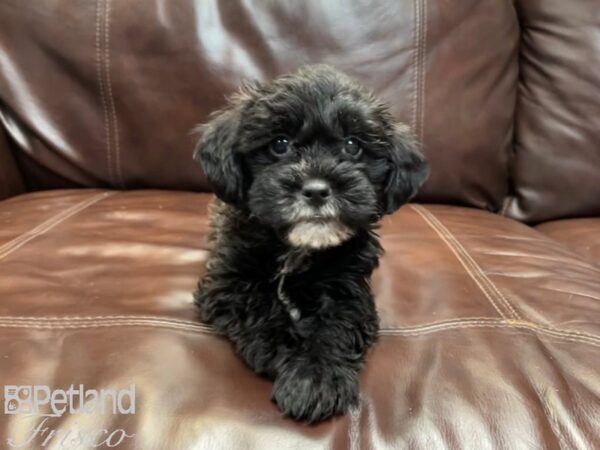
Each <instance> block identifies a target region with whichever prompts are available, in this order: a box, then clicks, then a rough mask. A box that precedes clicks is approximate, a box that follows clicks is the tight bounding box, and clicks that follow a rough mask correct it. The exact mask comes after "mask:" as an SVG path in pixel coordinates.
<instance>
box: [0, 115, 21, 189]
mask: <svg viewBox="0 0 600 450" xmlns="http://www.w3.org/2000/svg"><path fill="white" fill-rule="evenodd" d="M24 191H25V185H24V182H23V177H22V175H21V172H20V171H19V169H18V167H17V164H16V162H15V159H14V157H13V155H12V153H11V151H10V149H9V147H8V137H7V135H6V131H5V130H4V128H2V127H1V126H0V200H4V199H5V198H8V197H12V196H14V195H17V194H20V193H21V192H24Z"/></svg>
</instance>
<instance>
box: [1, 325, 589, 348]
mask: <svg viewBox="0 0 600 450" xmlns="http://www.w3.org/2000/svg"><path fill="white" fill-rule="evenodd" d="M127 326H140V327H151V328H166V329H174V330H181V331H190V332H198V333H202V334H217V333H216V332H215V331H214V330H213V329H211V328H209V327H207V326H203V325H200V324H196V325H194V326H184V325H181V324H169V323H166V322H164V323H163V322H160V321H149V320H121V321H118V320H107V321H96V322H87V323H69V322H65V323H55V324H48V323H43V322H36V321H31V322H14V321H11V320H6V319H0V328H33V329H48V330H53V329H86V328H105V327H127ZM473 328H499V329H521V330H529V331H533V332H534V334H535V335H536V336H537V337H540V336H539V335H538V333H540V334H542V335H546V336H549V337H552V338H553V339H557V340H562V341H568V342H577V343H581V344H588V345H591V346H594V347H600V338H595V339H590V338H584V337H580V336H574V335H573V334H572V333H566V332H557V331H556V330H552V329H545V328H540V327H538V326H537V325H535V324H533V323H528V322H523V323H510V322H504V321H500V320H499V322H498V323H488V322H483V323H482V322H480V321H472V322H471V323H462V324H456V323H454V324H450V325H449V326H447V327H438V328H435V329H430V330H417V331H405V332H401V330H398V329H395V330H393V331H394V332H390V331H392V330H387V331H386V330H381V331H380V333H379V334H380V335H382V336H400V337H402V336H406V337H410V336H423V335H427V334H433V333H436V332H440V331H449V330H459V329H473Z"/></svg>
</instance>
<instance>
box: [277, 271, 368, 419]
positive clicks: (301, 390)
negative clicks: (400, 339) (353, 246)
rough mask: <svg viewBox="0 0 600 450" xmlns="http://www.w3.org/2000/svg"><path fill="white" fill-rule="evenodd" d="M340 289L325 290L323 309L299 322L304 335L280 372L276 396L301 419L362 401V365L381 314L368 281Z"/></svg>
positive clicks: (286, 410) (321, 416)
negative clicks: (360, 399) (360, 379)
mask: <svg viewBox="0 0 600 450" xmlns="http://www.w3.org/2000/svg"><path fill="white" fill-rule="evenodd" d="M357 286H360V288H358V287H357ZM336 291H337V290H332V291H330V292H327V293H323V294H322V296H321V298H320V299H319V301H320V302H321V303H322V307H321V308H320V310H319V311H317V312H316V313H315V314H314V315H312V316H308V317H304V318H302V319H301V320H300V321H299V322H298V323H297V329H298V330H299V331H300V332H301V334H303V335H304V339H302V342H300V343H299V344H298V346H297V348H296V349H295V351H294V354H293V356H292V357H290V358H289V359H287V360H286V362H285V363H284V365H283V367H282V369H281V370H280V371H279V373H278V374H277V377H276V378H275V383H274V385H273V393H272V395H273V400H274V401H275V403H277V405H278V406H279V407H280V408H281V409H282V411H283V412H284V413H286V414H287V415H289V416H291V417H294V418H296V419H301V420H306V421H308V422H315V421H319V420H323V419H326V418H328V417H330V416H332V415H336V414H343V413H346V412H348V410H349V409H350V408H352V407H354V406H356V405H357V404H358V401H359V387H358V370H359V369H360V367H361V366H362V363H363V361H364V356H365V353H366V352H367V350H368V349H369V347H370V346H371V344H372V343H373V342H374V340H375V338H376V334H377V328H378V319H377V315H376V312H375V307H374V304H373V299H372V296H371V292H370V289H369V287H368V285H367V284H366V282H364V281H363V282H361V281H358V282H353V287H352V289H340V290H339V291H337V292H336ZM349 291H353V295H348V292H349ZM344 293H346V294H344Z"/></svg>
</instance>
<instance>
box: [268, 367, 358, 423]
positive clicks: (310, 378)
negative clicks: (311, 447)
mask: <svg viewBox="0 0 600 450" xmlns="http://www.w3.org/2000/svg"><path fill="white" fill-rule="evenodd" d="M272 399H273V401H274V402H275V403H276V404H277V406H279V408H280V409H281V411H283V413H285V414H286V415H288V416H290V417H292V418H294V419H298V420H305V421H307V422H318V421H320V420H325V419H327V418H329V417H331V416H333V415H337V414H345V413H347V412H348V411H349V410H350V409H351V408H353V407H355V406H357V405H358V399H359V388H358V377H357V374H356V371H354V370H353V369H350V368H348V367H344V366H335V365H333V366H327V365H325V364H320V365H317V364H311V363H307V362H306V361H293V362H289V363H288V364H287V365H286V367H285V368H284V369H283V370H282V371H281V372H280V373H279V375H278V376H277V378H276V379H275V383H274V384H273V393H272Z"/></svg>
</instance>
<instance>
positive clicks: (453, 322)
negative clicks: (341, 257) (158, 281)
mask: <svg viewBox="0 0 600 450" xmlns="http://www.w3.org/2000/svg"><path fill="white" fill-rule="evenodd" d="M0 322H4V323H15V324H27V323H32V324H41V325H48V323H49V322H55V323H56V325H60V324H67V325H73V326H75V325H77V324H85V323H90V322H91V323H100V322H108V323H113V322H114V323H117V322H126V323H133V322H135V323H150V324H152V323H160V324H166V325H170V324H173V325H176V326H179V325H181V326H184V327H195V328H197V327H200V328H206V329H210V327H209V326H208V325H206V324H202V323H199V322H194V321H189V320H182V319H173V318H165V317H160V316H147V315H146V316H144V315H107V316H63V317H58V316H38V317H36V316H0ZM474 325H481V326H484V325H489V326H499V327H513V328H528V329H532V330H536V331H540V332H542V333H546V334H551V335H557V336H567V337H573V338H579V339H584V340H589V341H594V342H598V343H600V336H597V335H595V334H591V333H586V332H582V331H575V330H562V329H557V328H553V327H549V326H545V325H540V324H535V323H533V322H527V321H516V320H505V319H498V318H491V317H470V318H469V317H464V318H459V319H449V320H442V321H437V322H430V323H427V324H420V325H415V326H406V327H390V328H381V329H380V330H379V331H380V334H399V335H402V334H408V335H410V334H415V333H417V334H427V333H431V332H435V331H440V330H449V329H454V328H464V327H470V326H474ZM50 326H52V325H50Z"/></svg>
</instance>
